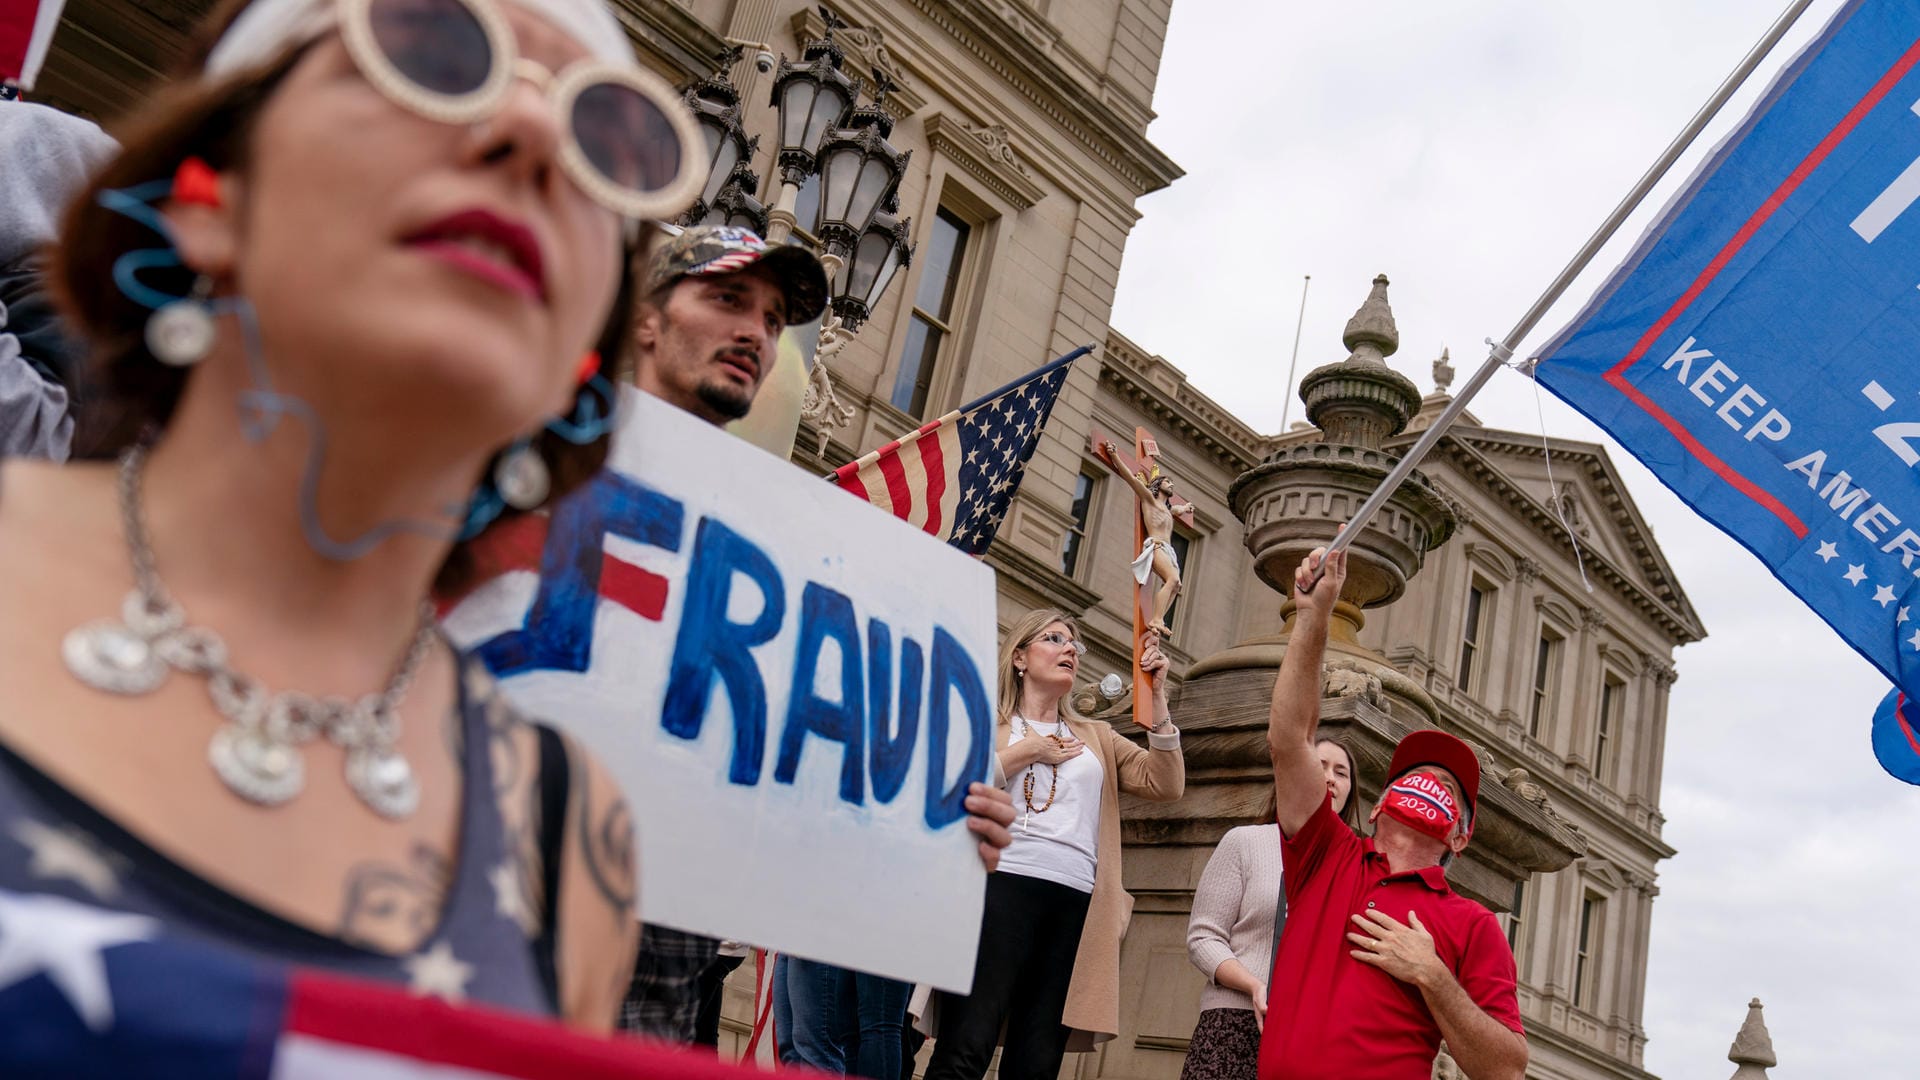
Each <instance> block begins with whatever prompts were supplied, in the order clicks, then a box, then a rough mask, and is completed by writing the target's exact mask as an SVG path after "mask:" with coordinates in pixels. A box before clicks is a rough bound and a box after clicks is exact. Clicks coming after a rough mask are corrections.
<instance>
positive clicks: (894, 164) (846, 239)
mask: <svg viewBox="0 0 1920 1080" xmlns="http://www.w3.org/2000/svg"><path fill="white" fill-rule="evenodd" d="M874 80H875V84H874V93H873V102H872V103H871V104H869V105H866V106H863V107H861V108H858V109H854V110H852V111H851V113H850V114H849V115H848V117H847V126H845V127H842V128H836V129H834V130H833V131H830V132H828V133H827V135H826V137H825V138H824V139H823V140H822V141H821V143H820V152H819V155H818V163H819V166H820V225H819V232H820V240H821V243H822V244H823V245H825V247H826V248H827V251H828V252H829V253H830V254H832V255H834V256H837V257H839V258H841V259H845V258H846V257H847V256H848V255H849V254H850V253H851V252H852V251H853V248H854V245H855V244H857V243H859V242H860V238H861V237H862V235H864V234H865V233H866V231H867V226H868V225H870V224H872V222H873V216H874V213H875V212H876V211H878V210H879V209H880V207H881V206H882V205H884V204H885V203H886V201H887V199H888V198H890V197H891V196H892V195H893V193H894V190H895V188H897V187H898V186H899V184H900V177H901V176H902V175H904V174H905V172H906V168H907V162H908V161H909V160H910V159H911V157H912V154H911V153H905V154H903V153H901V152H900V151H899V150H898V149H896V148H895V147H894V145H893V144H892V143H890V142H888V141H887V136H888V135H891V134H893V118H892V117H891V116H888V115H887V110H886V97H887V91H888V90H891V89H892V88H893V84H892V83H891V82H889V81H888V80H887V79H886V77H885V76H884V75H882V74H881V73H880V72H877V71H876V72H874Z"/></svg>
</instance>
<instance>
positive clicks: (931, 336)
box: [889, 314, 941, 416]
mask: <svg viewBox="0 0 1920 1080" xmlns="http://www.w3.org/2000/svg"><path fill="white" fill-rule="evenodd" d="M940 337H941V334H940V330H939V329H938V328H937V327H935V326H934V325H933V324H932V323H929V322H927V321H926V320H925V319H923V318H921V317H920V316H919V315H917V314H916V315H915V316H914V317H913V319H912V320H911V321H909V322H908V323H907V345H906V348H904V349H902V350H901V351H900V374H899V375H897V376H896V377H895V378H894V380H893V396H892V397H891V398H890V399H889V400H891V401H892V402H893V407H894V408H896V409H899V410H900V411H901V412H904V413H907V414H908V415H910V416H919V415H920V412H921V410H922V409H925V408H926V407H927V387H928V385H929V384H930V383H931V382H932V376H933V358H934V355H935V354H936V353H938V352H939V351H940Z"/></svg>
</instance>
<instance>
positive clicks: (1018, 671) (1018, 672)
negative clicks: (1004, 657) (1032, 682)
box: [1013, 667, 1027, 679]
mask: <svg viewBox="0 0 1920 1080" xmlns="http://www.w3.org/2000/svg"><path fill="white" fill-rule="evenodd" d="M1013 677H1014V678H1016V679H1024V678H1026V677H1027V669H1026V668H1023V667H1017V668H1014V669H1013Z"/></svg>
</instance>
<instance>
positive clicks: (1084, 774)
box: [1000, 716, 1106, 893]
mask: <svg viewBox="0 0 1920 1080" xmlns="http://www.w3.org/2000/svg"><path fill="white" fill-rule="evenodd" d="M1060 728H1061V725H1059V724H1029V723H1027V722H1026V721H1025V720H1023V719H1021V718H1020V717H1018V716H1016V717H1014V718H1013V724H1012V730H1011V731H1010V732H1008V735H1007V745H1009V746H1011V745H1013V744H1014V743H1016V742H1018V741H1020V740H1021V739H1024V738H1026V736H1027V732H1028V731H1029V730H1031V731H1034V732H1036V733H1038V735H1039V736H1040V737H1043V738H1044V737H1045V736H1048V735H1054V734H1065V735H1071V734H1073V732H1072V730H1071V729H1069V730H1067V731H1066V732H1064V733H1062V732H1061V731H1060ZM1059 768H1060V784H1059V788H1058V789H1057V790H1055V793H1054V796H1053V805H1051V806H1047V792H1048V791H1049V790H1054V780H1053V771H1054V766H1052V765H1047V764H1045V763H1042V762H1037V761H1036V762H1034V763H1033V764H1032V765H1029V766H1027V767H1026V768H1024V769H1021V770H1020V771H1019V772H1017V773H1014V774H1013V775H1012V776H1010V777H1008V778H1007V790H1009V791H1011V792H1013V815H1014V816H1013V843H1012V844H1011V845H1009V846H1008V847H1007V849H1006V850H1005V851H1002V852H1001V853H1000V869H1001V870H1004V871H1006V872H1007V873H1009V874H1021V875H1024V876H1026V877H1036V878H1040V879H1041V880H1043V881H1051V882H1054V883H1055V884H1059V885H1065V886H1067V887H1068V888H1070V889H1078V890H1080V891H1081V892H1087V893H1090V892H1092V891H1093V871H1094V868H1095V866H1096V865H1097V862H1098V858H1099V851H1100V793H1101V790H1102V787H1103V783H1104V781H1105V779H1106V777H1105V775H1104V773H1103V771H1102V770H1101V768H1100V759H1099V758H1097V757H1094V756H1093V751H1091V750H1082V751H1081V752H1080V753H1079V754H1078V755H1077V756H1075V757H1074V758H1073V759H1072V760H1070V761H1068V762H1067V763H1066V764H1064V765H1061V766H1060V767H1059ZM1030 773H1031V774H1032V775H1033V806H1034V811H1039V808H1040V807H1042V806H1046V807H1047V809H1046V810H1045V811H1044V812H1034V811H1029V810H1028V809H1027V800H1026V796H1025V794H1024V792H1025V785H1026V782H1027V776H1028V774H1030Z"/></svg>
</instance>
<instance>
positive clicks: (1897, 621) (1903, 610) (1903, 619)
mask: <svg viewBox="0 0 1920 1080" xmlns="http://www.w3.org/2000/svg"><path fill="white" fill-rule="evenodd" d="M1906 621H1907V609H1906V608H1901V609H1900V614H1899V615H1897V616H1895V617H1894V620H1893V622H1894V625H1896V626H1898V625H1899V624H1901V623H1903V622H1906Z"/></svg>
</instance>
